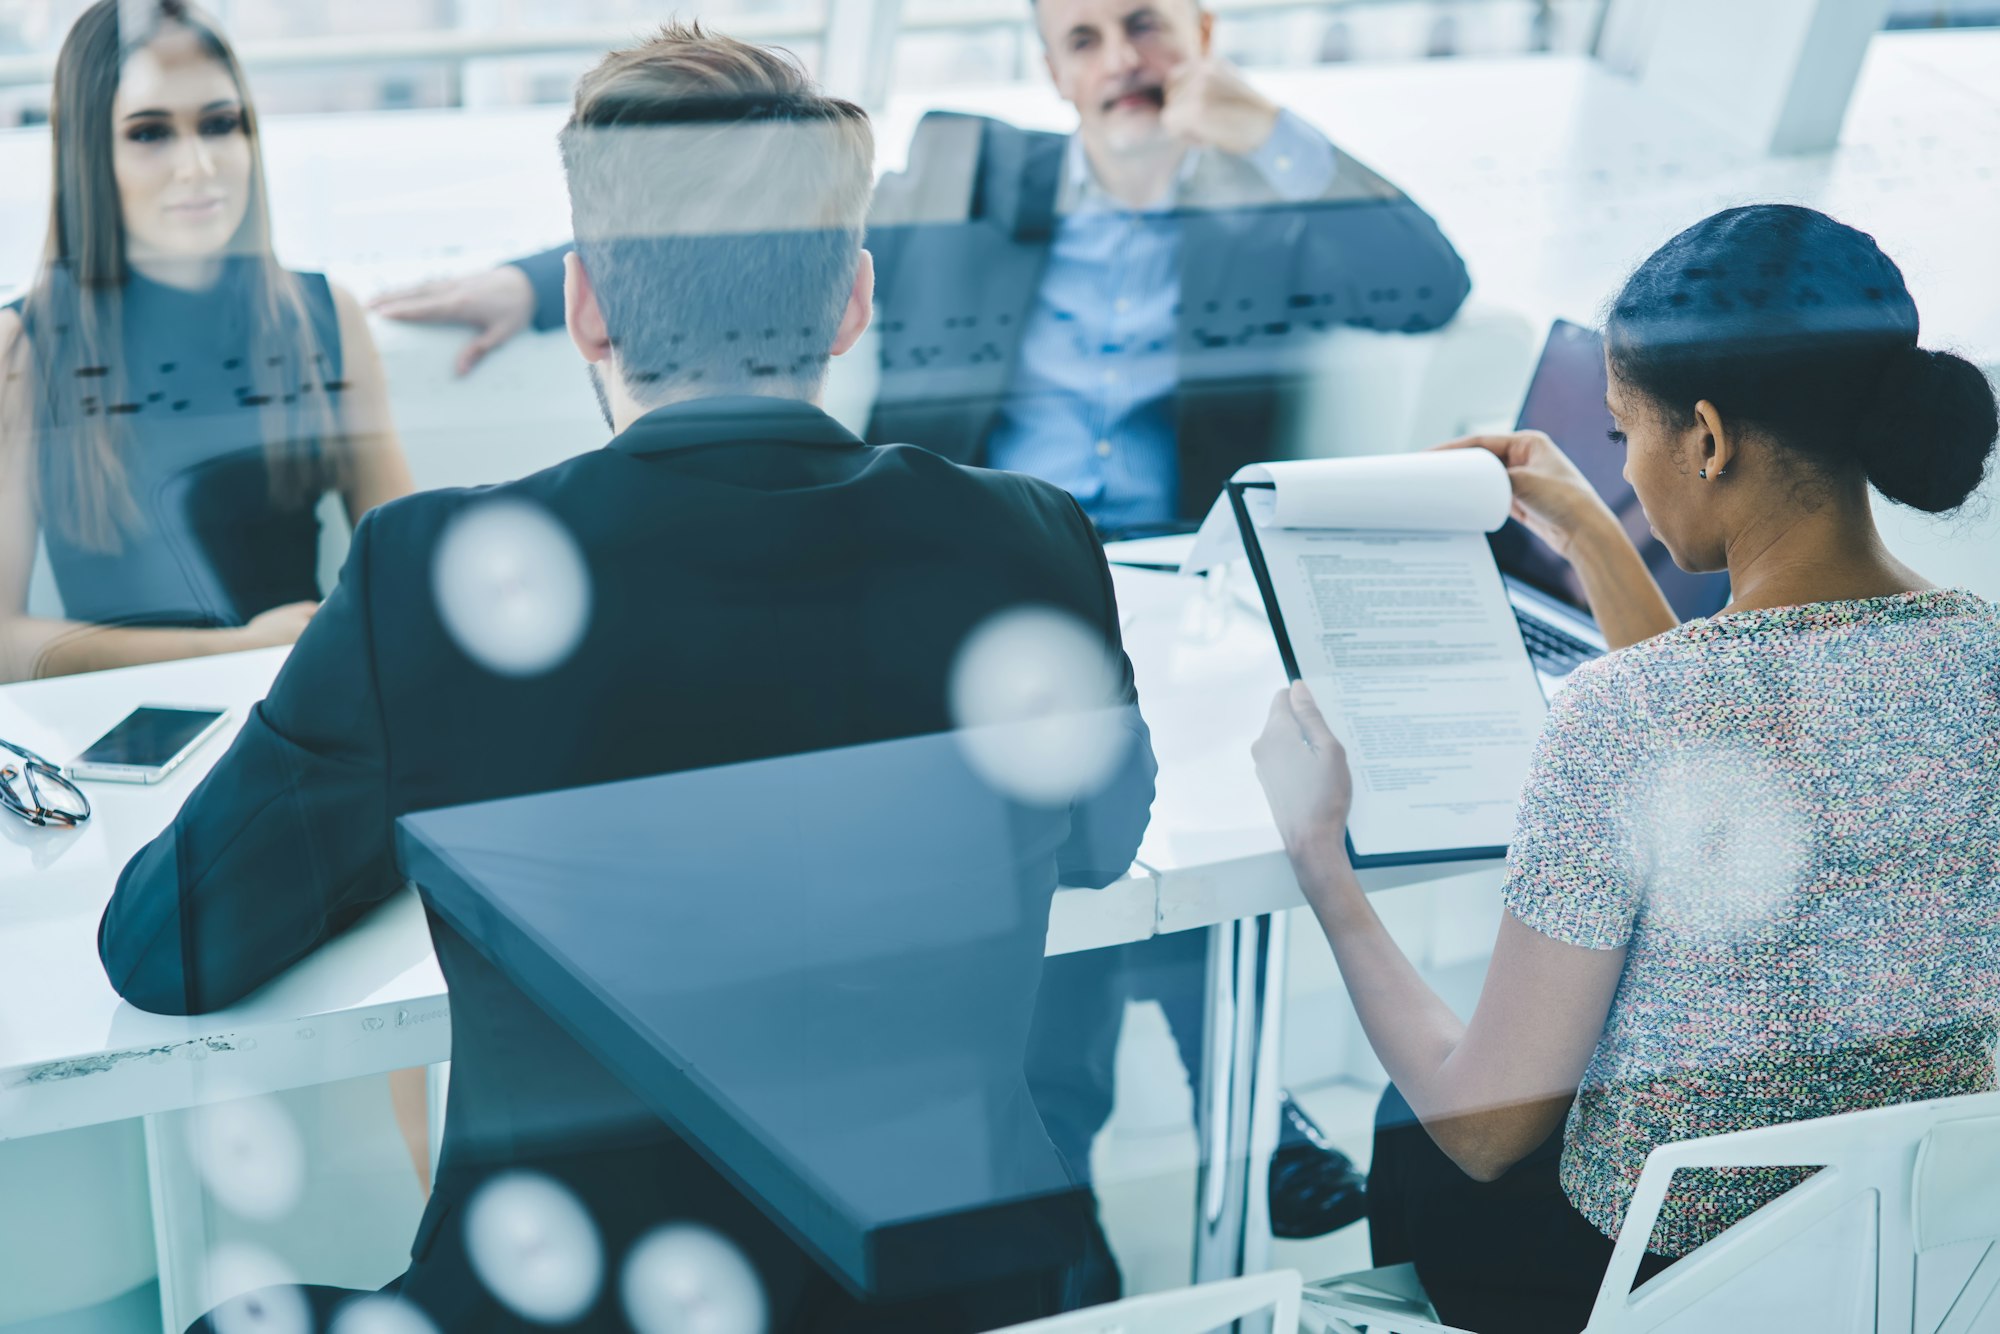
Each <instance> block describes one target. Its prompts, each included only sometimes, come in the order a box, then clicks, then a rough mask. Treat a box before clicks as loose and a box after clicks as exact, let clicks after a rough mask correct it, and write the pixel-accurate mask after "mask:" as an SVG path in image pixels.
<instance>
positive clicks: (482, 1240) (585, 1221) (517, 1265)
mask: <svg viewBox="0 0 2000 1334" xmlns="http://www.w3.org/2000/svg"><path fill="white" fill-rule="evenodd" d="M465 1242H466V1250H467V1252H468V1254H469V1255H470V1256H471V1259H472V1268H473V1272H474V1273H476V1274H478V1275H479V1280H480V1282H482V1283H484V1284H485V1285H486V1287H487V1290H488V1291H490V1292H491V1293H492V1294H493V1295H494V1296H495V1297H497V1298H498V1299H499V1300H500V1302H501V1303H502V1304H503V1305H505V1306H506V1307H507V1308H508V1309H510V1310H512V1311H514V1312H515V1313H516V1314H518V1315H520V1316H523V1317H525V1318H526V1319H529V1320H537V1321H540V1322H541V1323H543V1324H545V1325H560V1324H566V1323H568V1322H569V1321H572V1320H575V1319H576V1318H577V1317H578V1316H580V1315H582V1314H583V1313H584V1312H585V1311H586V1310H588V1309H589V1308H590V1304H591V1303H592V1302H594V1301H595V1300H597V1293H598V1289H599V1287H600V1286H602V1284H603V1281H604V1246H603V1243H602V1242H601V1241H600V1240H599V1239H598V1235H597V1225H596V1224H595V1223H593V1222H591V1220H590V1215H589V1213H587V1212H586V1211H585V1210H584V1207H583V1205H582V1204H581V1203H579V1202H578V1200H577V1198H576V1196H575V1195H573V1194H571V1193H570V1191H569V1190H568V1188H566V1187H564V1186H562V1185H560V1184H558V1183H557V1182H556V1181H554V1180H553V1179H551V1178H549V1177H546V1176H543V1175H542V1174H540V1173H539V1172H507V1173H503V1174H502V1175H500V1176H497V1177H495V1178H493V1179H492V1180H491V1181H489V1182H487V1183H486V1184H485V1185H483V1186H481V1187H480V1188H479V1190H478V1192H477V1193H476V1194H475V1195H474V1196H473V1197H472V1202H471V1203H470V1204H469V1205H468V1206H467V1208H466V1216H465Z"/></svg>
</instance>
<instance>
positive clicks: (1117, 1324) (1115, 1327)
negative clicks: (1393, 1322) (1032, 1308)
mask: <svg viewBox="0 0 2000 1334" xmlns="http://www.w3.org/2000/svg"><path fill="white" fill-rule="evenodd" d="M1267 1312H1268V1313H1269V1315H1270V1323H1269V1325H1268V1328H1269V1329H1270V1330H1272V1331H1273V1334H1292V1332H1293V1331H1294V1330H1296V1329H1297V1328H1298V1327H1299V1275H1298V1272H1297V1271H1296V1270H1291V1269H1281V1270H1277V1271H1274V1272H1272V1273H1268V1274H1252V1275H1250V1276H1249V1277H1248V1278H1232V1279H1225V1280H1223V1281H1221V1282H1219V1283H1203V1284H1201V1285H1199V1286H1198V1287H1192V1288H1180V1289H1177V1290H1175V1291H1173V1292H1155V1293H1150V1294H1148V1295H1146V1296H1144V1297H1127V1298H1126V1299H1125V1300H1124V1301H1122V1302H1112V1303H1110V1304H1109V1305H1106V1306H1092V1307H1088V1308H1086V1309H1085V1310H1082V1311H1071V1312H1069V1313H1068V1314H1067V1315H1054V1316H1049V1317H1047V1318H1045V1319H1042V1320H1031V1321H1029V1322H1028V1323H1027V1324H1025V1325H1014V1326H1011V1327H1010V1328H1008V1329H1004V1330H996V1331H995V1332H994V1334H1212V1331H1214V1330H1218V1329H1227V1328H1229V1327H1230V1326H1231V1325H1232V1324H1234V1323H1235V1322H1236V1321H1238V1320H1247V1319H1250V1318H1252V1317H1255V1316H1261V1315H1264V1314H1265V1313H1267ZM1254 1327H1255V1326H1252V1328H1254Z"/></svg>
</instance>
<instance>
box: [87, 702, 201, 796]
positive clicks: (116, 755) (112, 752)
mask: <svg viewBox="0 0 2000 1334" xmlns="http://www.w3.org/2000/svg"><path fill="white" fill-rule="evenodd" d="M228 718H229V710H227V709H183V708H174V707H171V706H169V705H164V704H147V705H144V706H142V707H140V708H137V709H134V710H132V712H130V713H128V714H126V715H125V717H124V720H123V721H121V722H120V723H119V724H118V725H117V726H116V727H114V728H112V729H111V730H110V731H109V732H106V733H105V734H104V735H103V736H101V737H99V738H98V739H97V740H96V741H94V742H92V743H91V746H90V748H89V749H88V750H86V751H84V752H83V754H81V755H79V756H77V757H76V760H75V761H74V762H73V763H72V764H71V765H70V766H69V776H70V777H71V778H76V779H83V780H93V781H96V782H100V783H157V782H159V781H160V780H161V779H163V778H165V777H166V776H167V775H168V774H170V773H172V772H173V771H174V770H176V769H178V768H180V767H181V764H182V762H183V761H185V760H186V759H187V757H188V756H190V755H192V754H194V752H195V751H196V749H198V748H199V747H200V745H201V743H202V742H204V741H206V740H208V739H209V738H210V737H212V736H214V735H215V733H216V731H217V730H218V729H220V728H221V726H222V724H223V723H224V722H226V721H228Z"/></svg>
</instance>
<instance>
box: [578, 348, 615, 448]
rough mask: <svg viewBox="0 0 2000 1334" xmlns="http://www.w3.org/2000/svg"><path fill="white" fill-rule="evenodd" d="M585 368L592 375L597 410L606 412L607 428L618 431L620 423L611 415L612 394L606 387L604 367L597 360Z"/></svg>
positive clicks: (591, 380) (591, 381) (605, 423)
mask: <svg viewBox="0 0 2000 1334" xmlns="http://www.w3.org/2000/svg"><path fill="white" fill-rule="evenodd" d="M583 369H584V370H585V371H586V372H588V373H589V375H590V389H591V392H592V393H594V394H596V395H597V410H598V411H599V412H601V413H603V414H604V426H605V429H606V430H610V431H616V430H617V429H618V423H617V422H616V421H615V420H613V419H612V416H611V395H610V394H608V393H606V392H605V389H604V371H603V369H602V368H601V367H599V366H598V365H597V363H596V362H590V363H587V364H586V365H585V366H584V368H583Z"/></svg>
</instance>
